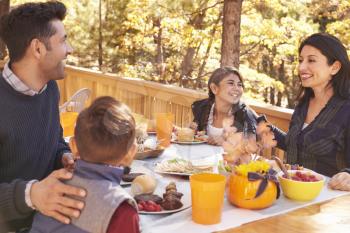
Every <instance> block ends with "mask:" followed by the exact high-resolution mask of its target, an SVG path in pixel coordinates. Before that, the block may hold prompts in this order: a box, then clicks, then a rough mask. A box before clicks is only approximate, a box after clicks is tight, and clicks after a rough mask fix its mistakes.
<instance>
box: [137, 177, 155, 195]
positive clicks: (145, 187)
mask: <svg viewBox="0 0 350 233" xmlns="http://www.w3.org/2000/svg"><path fill="white" fill-rule="evenodd" d="M156 185H157V182H156V180H155V179H154V177H152V176H150V175H141V176H138V177H136V178H135V179H134V180H133V182H132V183H131V192H132V193H133V194H134V196H136V195H140V194H151V193H153V192H154V190H155V189H156Z"/></svg>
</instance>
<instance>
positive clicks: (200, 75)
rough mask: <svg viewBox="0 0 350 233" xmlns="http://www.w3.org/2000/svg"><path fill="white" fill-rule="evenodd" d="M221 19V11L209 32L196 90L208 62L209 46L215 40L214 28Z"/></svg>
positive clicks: (199, 86)
mask: <svg viewBox="0 0 350 233" xmlns="http://www.w3.org/2000/svg"><path fill="white" fill-rule="evenodd" d="M221 17H222V11H220V13H219V16H218V19H217V20H216V21H215V23H214V26H213V29H212V30H211V33H210V39H209V43H208V47H207V50H206V51H205V55H204V58H203V63H202V65H201V66H200V68H199V71H198V76H197V82H196V88H197V89H198V88H202V85H201V84H202V83H201V82H202V76H203V72H204V68H205V65H206V64H207V60H208V58H209V54H210V49H211V46H212V45H213V41H214V38H215V33H216V27H217V26H218V24H219V22H220V20H221Z"/></svg>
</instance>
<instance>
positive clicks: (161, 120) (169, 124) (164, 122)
mask: <svg viewBox="0 0 350 233" xmlns="http://www.w3.org/2000/svg"><path fill="white" fill-rule="evenodd" d="M173 122H174V114H172V113H157V114H156V133H157V140H158V141H159V145H161V146H163V147H168V146H169V145H170V140H171V134H172V132H173Z"/></svg>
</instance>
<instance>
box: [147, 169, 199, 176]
mask: <svg viewBox="0 0 350 233" xmlns="http://www.w3.org/2000/svg"><path fill="white" fill-rule="evenodd" d="M154 171H155V172H157V173H159V174H164V175H174V176H190V175H193V174H195V173H182V172H162V171H158V170H154Z"/></svg>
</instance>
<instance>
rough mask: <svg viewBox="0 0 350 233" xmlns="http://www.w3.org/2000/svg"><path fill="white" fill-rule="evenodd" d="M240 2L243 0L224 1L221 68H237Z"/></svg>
mask: <svg viewBox="0 0 350 233" xmlns="http://www.w3.org/2000/svg"><path fill="white" fill-rule="evenodd" d="M242 2H243V0H224V17H223V24H222V27H223V30H222V45H221V67H223V66H234V67H237V68H238V67H239V46H240V27H241V12H242Z"/></svg>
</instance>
